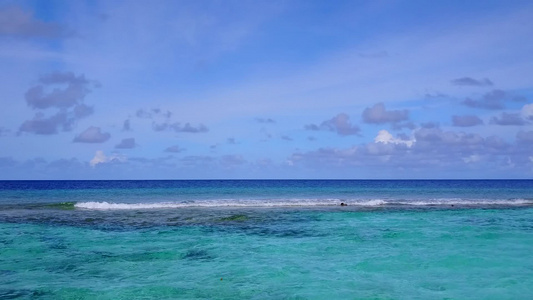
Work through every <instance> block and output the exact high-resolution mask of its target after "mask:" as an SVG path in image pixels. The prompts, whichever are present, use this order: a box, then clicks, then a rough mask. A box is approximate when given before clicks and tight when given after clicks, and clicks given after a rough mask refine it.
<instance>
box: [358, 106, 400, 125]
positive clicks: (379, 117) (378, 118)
mask: <svg viewBox="0 0 533 300" xmlns="http://www.w3.org/2000/svg"><path fill="white" fill-rule="evenodd" d="M362 117H363V122H365V123H370V124H384V123H397V122H401V121H406V120H408V119H409V111H408V110H406V109H404V110H390V111H387V110H386V109H385V104H383V103H377V104H375V105H374V106H372V107H368V108H366V109H365V110H364V111H363V114H362Z"/></svg>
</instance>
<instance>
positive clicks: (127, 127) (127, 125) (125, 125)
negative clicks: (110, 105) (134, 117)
mask: <svg viewBox="0 0 533 300" xmlns="http://www.w3.org/2000/svg"><path fill="white" fill-rule="evenodd" d="M122 131H131V124H130V120H129V119H127V120H124V123H123V124H122Z"/></svg>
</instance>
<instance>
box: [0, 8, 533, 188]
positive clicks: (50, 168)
mask: <svg viewBox="0 0 533 300" xmlns="http://www.w3.org/2000/svg"><path fill="white" fill-rule="evenodd" d="M532 37H533V3H531V1H518V0H514V1H393V0H391V1H157V0H156V1H141V0H139V1H6V0H0V77H1V78H2V80H0V92H1V93H0V104H1V105H2V109H1V110H0V179H209V178H353V179H381V178H392V179H401V178H532V177H533V38H532Z"/></svg>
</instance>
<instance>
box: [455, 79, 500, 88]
mask: <svg viewBox="0 0 533 300" xmlns="http://www.w3.org/2000/svg"><path fill="white" fill-rule="evenodd" d="M452 84H453V85H459V86H493V85H494V84H493V83H492V81H490V80H489V79H488V78H483V79H479V80H478V79H474V78H470V77H461V78H457V79H453V80H452Z"/></svg>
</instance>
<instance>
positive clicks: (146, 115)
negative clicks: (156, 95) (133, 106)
mask: <svg viewBox="0 0 533 300" xmlns="http://www.w3.org/2000/svg"><path fill="white" fill-rule="evenodd" d="M135 115H136V116H137V117H138V118H141V119H154V118H164V119H170V118H171V117H172V112H170V111H168V110H167V111H163V110H161V109H160V108H152V109H143V108H141V109H138V110H137V112H136V113H135Z"/></svg>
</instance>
